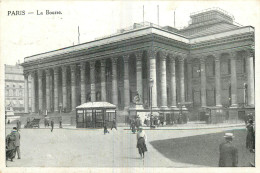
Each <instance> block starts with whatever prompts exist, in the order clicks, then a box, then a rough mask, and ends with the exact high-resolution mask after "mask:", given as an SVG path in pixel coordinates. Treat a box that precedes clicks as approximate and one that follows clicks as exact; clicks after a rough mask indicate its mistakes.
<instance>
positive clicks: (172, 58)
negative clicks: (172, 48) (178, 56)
mask: <svg viewBox="0 0 260 173" xmlns="http://www.w3.org/2000/svg"><path fill="white" fill-rule="evenodd" d="M169 57H170V62H171V63H175V57H173V55H172V54H170V55H169Z"/></svg>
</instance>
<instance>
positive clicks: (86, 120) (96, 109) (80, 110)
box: [76, 102, 116, 128]
mask: <svg viewBox="0 0 260 173" xmlns="http://www.w3.org/2000/svg"><path fill="white" fill-rule="evenodd" d="M114 119H115V121H116V105H113V104H111V103H108V102H87V103H84V104H82V105H80V106H78V107H76V127H77V128H101V127H104V125H105V124H106V125H107V126H109V127H110V126H112V123H113V120H114Z"/></svg>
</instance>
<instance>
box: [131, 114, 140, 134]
mask: <svg viewBox="0 0 260 173" xmlns="http://www.w3.org/2000/svg"><path fill="white" fill-rule="evenodd" d="M141 126H142V120H141V119H140V117H139V116H138V115H137V117H135V118H134V119H130V129H131V131H132V133H135V132H136V130H137V131H138V130H139V128H140V127H141Z"/></svg>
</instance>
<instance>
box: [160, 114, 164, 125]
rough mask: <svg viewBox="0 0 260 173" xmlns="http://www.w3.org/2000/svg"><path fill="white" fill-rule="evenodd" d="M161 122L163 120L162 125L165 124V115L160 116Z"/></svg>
mask: <svg viewBox="0 0 260 173" xmlns="http://www.w3.org/2000/svg"><path fill="white" fill-rule="evenodd" d="M160 122H161V125H162V126H163V124H164V116H160Z"/></svg>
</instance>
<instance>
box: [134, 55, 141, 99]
mask: <svg viewBox="0 0 260 173" xmlns="http://www.w3.org/2000/svg"><path fill="white" fill-rule="evenodd" d="M135 56H136V89H137V92H138V94H139V97H140V101H141V102H143V78H142V56H143V51H140V52H136V53H135Z"/></svg>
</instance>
